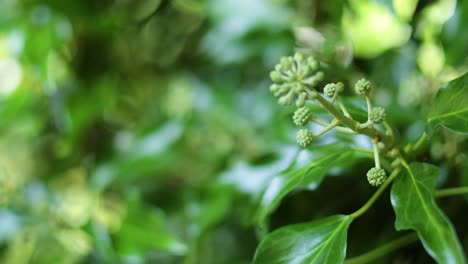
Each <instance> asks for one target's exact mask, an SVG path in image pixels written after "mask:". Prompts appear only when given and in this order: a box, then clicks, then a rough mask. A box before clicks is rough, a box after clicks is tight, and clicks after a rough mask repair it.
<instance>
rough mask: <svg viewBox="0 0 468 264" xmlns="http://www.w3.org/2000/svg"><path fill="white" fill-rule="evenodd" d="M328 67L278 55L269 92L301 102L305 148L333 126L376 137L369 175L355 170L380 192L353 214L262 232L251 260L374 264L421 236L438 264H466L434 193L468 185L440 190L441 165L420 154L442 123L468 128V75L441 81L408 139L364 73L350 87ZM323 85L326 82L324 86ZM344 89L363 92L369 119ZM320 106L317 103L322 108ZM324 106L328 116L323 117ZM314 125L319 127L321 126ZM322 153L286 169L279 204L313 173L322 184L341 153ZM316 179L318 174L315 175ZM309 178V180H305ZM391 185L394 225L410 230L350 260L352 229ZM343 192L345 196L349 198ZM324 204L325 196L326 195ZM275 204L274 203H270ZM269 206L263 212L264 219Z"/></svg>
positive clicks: (298, 113)
mask: <svg viewBox="0 0 468 264" xmlns="http://www.w3.org/2000/svg"><path fill="white" fill-rule="evenodd" d="M326 66H328V65H325V64H324V63H321V62H320V61H318V60H316V59H315V58H313V57H312V56H307V55H304V54H302V53H295V54H294V55H293V56H289V57H283V58H281V60H280V62H279V64H277V65H276V67H275V69H274V70H273V71H272V72H271V73H270V77H271V80H272V81H273V84H272V85H271V86H270V91H271V92H272V93H273V95H274V96H275V97H276V98H277V99H278V103H279V104H280V105H283V106H291V105H292V106H293V107H295V108H296V110H295V111H294V114H293V115H292V121H293V123H294V124H295V125H296V126H297V127H299V129H298V132H297V137H296V138H297V143H298V144H299V145H300V146H301V147H302V148H314V142H315V141H316V140H317V139H318V138H319V137H321V136H323V135H324V134H326V133H328V132H329V131H332V130H335V131H336V133H346V134H350V135H352V136H358V135H364V136H366V137H367V138H368V140H369V141H370V142H371V145H372V149H368V150H367V151H368V152H369V154H371V155H370V156H371V157H372V158H373V160H374V166H373V167H371V168H369V169H368V172H367V174H366V175H355V176H356V177H361V178H362V180H363V181H365V180H367V181H368V182H369V184H370V185H371V186H372V187H375V188H376V190H375V192H374V194H373V195H372V196H371V197H370V198H369V200H368V201H367V202H366V203H364V205H362V207H361V208H359V209H357V210H356V211H354V212H352V213H349V214H336V215H331V216H328V217H325V218H322V219H311V221H310V222H306V223H298V224H292V225H286V226H283V227H280V228H278V229H276V230H273V231H272V232H270V233H268V234H267V235H265V236H264V237H263V239H262V241H261V242H260V244H259V246H258V247H257V249H256V253H255V257H254V261H253V262H254V263H257V264H261V263H269V264H271V263H273V264H283V263H284V264H286V263H294V264H300V263H307V264H311V263H312V264H313V263H333V264H335V263H347V264H351V263H354V264H356V263H375V262H373V261H375V260H376V259H377V258H379V257H380V256H383V255H385V254H387V253H389V252H391V251H394V250H397V249H398V248H400V247H403V246H405V245H408V244H409V243H413V242H415V241H417V240H419V241H420V243H422V245H423V247H424V249H425V250H426V251H427V253H428V254H429V255H430V256H431V257H432V258H433V259H434V260H435V261H436V262H437V263H447V264H451V263H453V264H463V263H466V256H465V253H464V252H463V249H462V247H461V243H460V241H459V238H458V235H457V232H456V230H455V228H454V226H453V224H452V223H451V220H450V219H449V218H448V217H447V216H446V215H445V213H444V211H443V210H442V209H441V207H439V205H438V202H437V198H438V197H439V196H449V195H457V194H466V193H468V187H455V188H449V189H438V190H436V183H437V180H438V178H439V176H440V175H441V169H440V168H439V167H437V166H435V165H433V164H429V163H424V162H419V161H418V159H417V158H416V157H417V155H418V154H419V153H420V152H421V150H422V149H423V148H424V147H427V145H428V144H427V143H428V142H430V139H431V137H432V136H433V135H434V134H435V133H438V128H439V127H441V126H442V127H445V128H447V129H449V130H451V131H452V132H453V133H458V134H466V133H468V96H467V93H466V92H467V89H468V73H466V74H464V75H462V76H460V77H458V78H456V79H454V80H452V81H450V82H449V83H447V84H445V85H443V86H442V87H441V88H440V90H439V91H438V93H437V96H436V97H435V98H434V101H433V103H432V104H431V109H430V111H429V114H428V116H427V123H426V130H425V131H423V133H422V134H421V135H420V137H419V139H417V140H416V141H415V142H410V143H405V142H403V141H402V140H401V139H400V138H399V136H398V134H397V133H396V131H397V129H396V128H394V127H393V126H392V124H391V122H389V121H387V117H388V116H391V115H392V113H391V112H387V111H386V110H385V108H383V107H380V106H375V105H374V104H373V101H374V100H373V94H374V93H373V89H376V87H375V86H374V85H373V84H372V83H371V82H370V81H368V80H366V79H364V78H363V79H360V80H358V81H357V82H355V83H354V87H346V86H345V85H344V82H335V83H328V84H325V85H323V84H324V83H325V81H326V80H327V76H326V75H325V73H324V72H325V70H324V68H325V67H326ZM320 84H322V85H323V88H322V89H320V86H319V85H320ZM346 89H351V90H354V93H355V94H356V96H358V97H361V98H362V99H361V102H362V105H363V106H364V107H363V108H364V109H366V115H367V119H366V120H364V121H360V119H358V118H357V115H355V110H353V109H352V106H351V105H349V104H347V103H346V100H343V98H342V97H343V96H342V94H343V92H344V91H345V90H346ZM317 106H318V107H319V108H317ZM317 109H322V110H325V111H326V112H327V113H328V116H329V118H328V119H326V118H323V117H322V115H320V117H319V115H318V110H317ZM317 127H322V128H321V129H318V131H313V130H317ZM340 154H341V155H342V154H344V153H334V154H332V155H330V156H324V157H318V158H317V159H316V160H315V161H312V162H311V163H310V164H309V165H307V166H306V167H304V168H299V169H297V170H294V171H292V172H286V173H283V174H282V175H281V177H282V178H284V179H283V181H284V182H286V184H284V188H281V190H280V191H277V192H275V193H270V195H272V194H273V195H274V197H273V198H272V197H270V200H273V201H274V203H276V204H278V203H279V202H280V200H281V198H282V197H284V196H285V195H286V194H287V193H288V192H290V191H291V190H292V189H294V187H297V186H300V185H301V184H303V182H301V181H308V180H307V179H316V180H314V184H316V185H319V184H320V183H321V180H322V179H323V177H324V176H325V174H327V170H328V169H330V164H332V163H333V162H334V161H335V160H336V159H338V158H339V155H340ZM317 179H318V180H317ZM307 183H308V182H307ZM388 188H391V191H390V197H389V198H390V199H388V198H387V199H388V200H389V202H390V203H391V205H392V207H393V210H394V215H395V225H394V228H395V229H396V230H397V231H403V230H409V233H407V234H406V235H403V236H401V237H400V238H397V239H395V240H393V241H388V243H387V244H384V245H382V246H380V247H377V248H375V249H372V248H369V252H367V253H364V254H363V255H360V256H356V257H353V258H349V259H346V246H347V234H348V228H349V227H350V225H351V224H353V222H354V221H356V220H357V219H358V218H360V217H361V216H363V215H365V214H366V212H368V210H369V209H370V208H371V207H372V206H374V205H375V202H376V201H377V200H378V199H379V198H383V197H381V196H383V194H385V193H386V192H385V191H386V190H387V189H388ZM346 195H351V192H350V193H346V194H342V195H341V197H340V199H346ZM321 202H323V203H326V201H321ZM265 210H271V208H268V209H265ZM266 215H267V212H264V213H263V214H262V216H263V217H265V216H266Z"/></svg>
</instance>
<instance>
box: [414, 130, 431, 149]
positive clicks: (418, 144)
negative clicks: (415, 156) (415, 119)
mask: <svg viewBox="0 0 468 264" xmlns="http://www.w3.org/2000/svg"><path fill="white" fill-rule="evenodd" d="M426 138H427V135H426V132H424V133H423V134H422V135H421V137H419V139H418V141H416V143H415V144H414V146H413V148H412V149H411V150H412V151H413V152H417V151H418V150H419V149H420V148H421V147H422V145H423V144H424V142H426Z"/></svg>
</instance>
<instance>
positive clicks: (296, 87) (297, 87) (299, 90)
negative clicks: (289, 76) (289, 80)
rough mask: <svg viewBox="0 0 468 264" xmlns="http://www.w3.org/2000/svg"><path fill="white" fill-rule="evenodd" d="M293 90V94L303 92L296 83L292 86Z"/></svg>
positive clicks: (301, 87)
mask: <svg viewBox="0 0 468 264" xmlns="http://www.w3.org/2000/svg"><path fill="white" fill-rule="evenodd" d="M293 89H294V92H295V93H296V94H301V93H302V92H304V87H303V86H302V85H300V84H298V83H295V84H294V88H293Z"/></svg>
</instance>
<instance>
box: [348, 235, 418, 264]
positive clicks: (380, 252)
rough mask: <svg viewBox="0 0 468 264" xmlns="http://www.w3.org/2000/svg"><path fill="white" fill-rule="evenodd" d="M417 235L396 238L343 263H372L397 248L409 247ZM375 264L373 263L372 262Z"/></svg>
mask: <svg viewBox="0 0 468 264" xmlns="http://www.w3.org/2000/svg"><path fill="white" fill-rule="evenodd" d="M418 239H419V238H418V235H417V234H416V233H411V234H409V235H406V236H402V237H400V238H397V239H395V240H393V241H390V242H388V243H387V244H385V245H382V246H380V247H378V248H375V249H373V250H371V251H369V252H367V253H364V254H362V255H360V256H357V257H354V258H350V259H348V260H346V261H345V262H344V263H345V264H364V263H369V262H374V261H375V260H376V259H377V258H379V257H382V256H384V255H386V254H388V253H390V252H392V251H394V250H397V249H399V248H402V247H404V246H406V245H409V244H411V243H413V242H415V241H417V240H418ZM374 263H375V262H374Z"/></svg>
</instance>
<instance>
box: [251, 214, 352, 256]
mask: <svg viewBox="0 0 468 264" xmlns="http://www.w3.org/2000/svg"><path fill="white" fill-rule="evenodd" d="M352 220H353V219H352V218H351V216H347V215H334V216H330V217H327V218H324V219H320V220H317V221H313V222H309V223H304V224H296V225H290V226H286V227H282V228H280V229H278V230H275V231H273V232H272V233H270V234H269V235H268V236H266V237H265V238H264V239H263V240H262V242H261V243H260V245H259V246H258V248H257V251H256V252H255V258H254V261H253V262H254V264H290V263H294V264H301V263H304V264H314V263H317V264H318V263H320V264H323V263H334V264H338V263H343V261H344V259H345V255H346V238H347V235H348V234H347V231H348V227H349V224H351V222H352Z"/></svg>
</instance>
